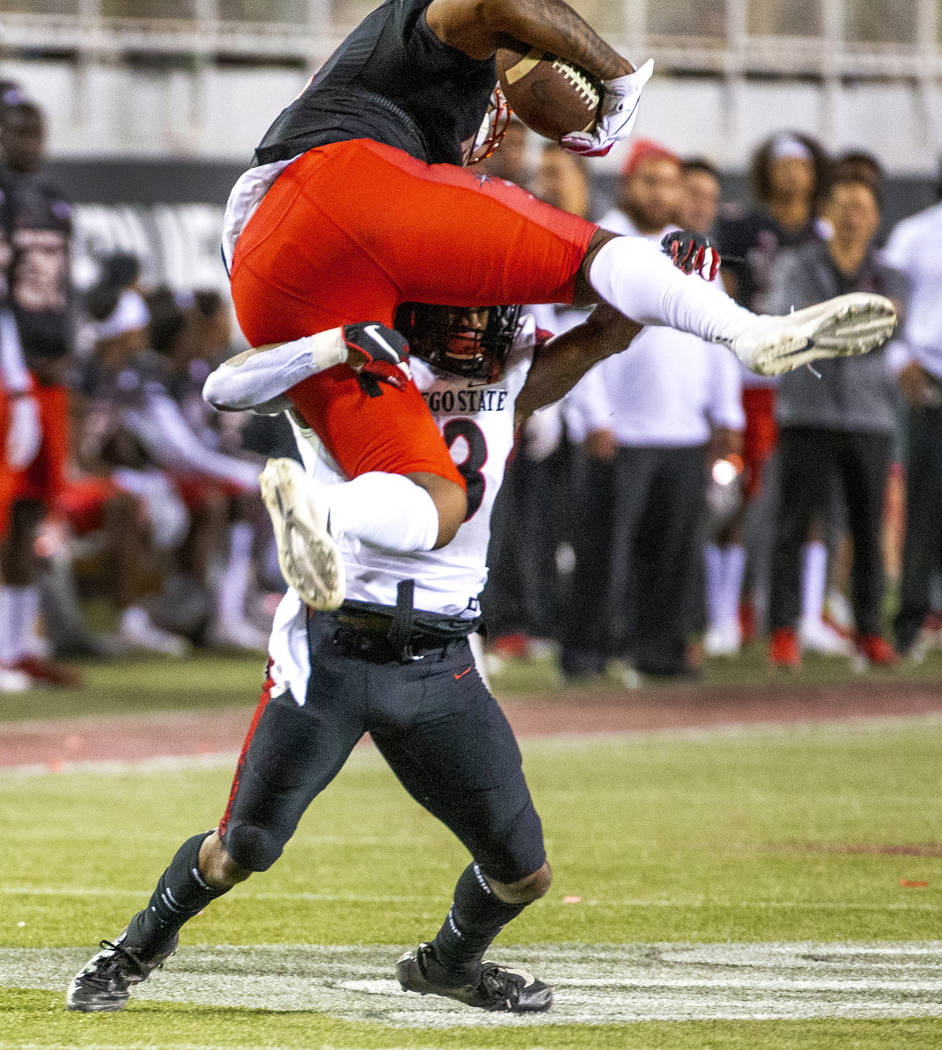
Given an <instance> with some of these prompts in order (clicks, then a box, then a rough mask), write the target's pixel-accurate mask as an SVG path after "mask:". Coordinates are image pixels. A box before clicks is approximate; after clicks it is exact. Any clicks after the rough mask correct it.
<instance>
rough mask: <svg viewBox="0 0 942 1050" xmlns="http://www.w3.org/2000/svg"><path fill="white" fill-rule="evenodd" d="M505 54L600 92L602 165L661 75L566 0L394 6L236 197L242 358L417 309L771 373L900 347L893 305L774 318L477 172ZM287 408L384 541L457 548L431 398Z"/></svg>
mask: <svg viewBox="0 0 942 1050" xmlns="http://www.w3.org/2000/svg"><path fill="white" fill-rule="evenodd" d="M508 40H517V41H521V42H523V43H524V44H527V45H531V46H532V47H536V48H539V49H540V50H542V51H549V52H552V53H554V54H557V55H559V56H561V57H562V58H564V59H567V60H569V61H571V62H574V63H576V64H577V65H579V66H582V67H583V68H585V69H586V70H588V71H589V72H590V73H592V74H594V75H595V76H597V77H598V78H600V79H601V80H602V81H603V82H604V88H605V90H604V97H603V101H602V116H601V118H600V119H599V120H598V121H597V123H596V126H595V128H594V130H593V131H592V133H590V134H584V135H582V134H580V135H574V136H567V138H566V139H565V140H564V142H563V145H564V146H566V147H567V148H568V149H571V150H574V151H576V152H578V153H583V154H586V155H590V156H591V155H600V154H604V153H607V152H608V150H609V149H611V147H612V146H613V144H615V143H617V142H618V141H619V140H620V139H622V138H624V137H625V136H627V135H628V134H629V132H630V130H631V127H632V123H633V121H634V119H635V115H636V112H637V104H638V101H639V97H640V93H641V90H642V88H643V86H644V84H645V83H646V81H647V79H648V78H649V76H650V75H651V63H650V62H648V63H646V64H645V65H643V66H642V67H641V68H640V69H637V70H635V68H634V66H633V65H632V63H630V62H629V61H628V60H627V59H625V58H623V57H622V56H620V55H619V54H618V53H616V52H615V51H614V50H613V49H612V48H611V47H610V46H609V45H608V44H606V43H605V41H604V40H602V39H601V38H600V37H599V36H598V34H596V33H595V32H594V31H593V30H592V28H591V27H590V26H589V25H587V24H586V22H585V21H583V19H582V18H580V17H579V15H577V14H576V12H575V11H573V10H572V8H570V7H569V6H568V5H567V4H566V3H564V2H563V0H387V2H386V3H383V4H382V5H381V6H380V7H378V8H377V9H376V10H375V11H373V12H372V13H371V14H370V15H368V16H367V17H366V18H365V19H364V21H363V22H362V23H361V24H360V25H359V26H358V27H357V28H356V29H355V30H354V31H353V32H352V33H351V34H350V36H349V37H348V38H347V39H346V40H345V41H344V42H343V43H342V44H341V45H340V47H339V48H338V49H337V51H336V52H335V53H334V54H333V55H332V57H331V58H330V59H329V60H328V62H327V63H326V64H325V65H324V66H323V67H322V68H321V69H320V70H319V72H318V73H317V74H315V76H314V77H313V78H312V79H311V81H310V83H309V84H308V85H307V87H306V88H305V89H304V90H303V91H302V92H301V94H300V95H299V96H298V97H297V98H296V99H295V100H294V101H293V102H291V104H290V105H288V106H287V108H286V109H284V110H283V111H282V112H281V114H280V115H279V116H278V117H277V119H276V120H275V121H274V123H273V124H272V126H271V127H270V129H269V130H268V131H267V132H266V134H265V136H264V137H263V139H262V141H261V143H260V145H259V146H258V148H257V150H256V153H255V158H254V159H255V164H254V166H253V167H252V168H250V169H249V171H247V172H246V173H245V175H243V176H242V178H241V179H240V180H239V181H238V183H237V184H236V186H235V188H234V189H233V191H232V194H231V196H230V199H229V204H228V207H227V212H226V228H225V235H224V241H225V243H224V255H225V258H226V260H227V263H228V265H229V267H230V273H231V284H232V295H233V300H234V303H235V307H236V313H237V316H238V320H239V323H240V325H241V327H242V330H243V332H244V334H245V336H246V338H247V340H248V342H249V343H250V344H252V345H253V346H259V345H262V344H267V343H276V342H284V341H286V340H293V339H296V338H299V337H301V336H305V335H309V334H311V333H319V332H324V331H326V330H329V329H332V328H335V327H336V326H338V325H344V324H352V323H355V322H357V321H361V320H362V319H363V318H373V319H375V320H376V321H378V322H380V323H382V324H384V325H392V323H393V317H394V315H395V312H396V309H397V307H399V305H400V304H401V303H402V302H403V301H410V302H425V303H442V302H445V303H450V304H452V305H456V306H464V307H472V306H474V305H475V304H478V303H481V302H489V303H513V302H523V303H538V302H554V303H556V302H562V303H570V302H573V301H575V300H579V301H582V302H586V303H592V302H599V301H606V302H608V303H610V304H611V305H613V306H614V307H615V308H616V309H617V310H618V311H620V313H621V314H623V315H624V316H626V317H630V318H633V319H634V320H636V321H638V322H640V323H647V324H662V325H671V326H673V327H675V328H678V329H680V330H682V331H686V332H692V333H694V334H695V335H698V336H700V337H701V338H703V339H708V340H715V341H720V342H723V343H725V344H727V345H729V346H730V347H731V348H732V349H733V351H734V352H735V353H736V354H737V356H738V357H740V359H742V360H744V361H745V362H746V363H747V364H748V365H749V366H750V367H752V368H754V369H756V370H757V371H760V372H778V371H783V370H787V369H790V368H793V367H796V366H797V365H798V364H801V363H803V362H805V361H808V360H813V359H814V358H815V357H819V356H828V355H835V354H847V353H859V352H863V351H866V350H867V349H869V348H871V347H872V346H874V345H878V344H879V343H881V342H883V341H884V340H885V339H886V338H887V337H888V335H889V333H890V331H891V330H892V328H893V325H894V323H895V315H894V313H893V308H892V305H891V304H890V303H889V301H888V300H886V299H884V298H882V297H880V296H873V295H854V296H851V297H842V298H838V299H836V300H833V301H830V302H828V303H826V304H823V305H819V306H815V307H811V308H809V309H808V310H806V311H800V312H798V313H796V314H793V315H791V316H789V317H785V318H768V317H760V316H757V315H755V314H753V313H751V312H749V311H748V310H745V309H744V308H742V307H740V306H738V305H737V304H736V303H735V302H733V300H731V299H730V298H729V297H728V296H726V295H725V294H724V293H723V292H722V291H721V290H720V289H718V288H715V287H712V286H710V285H706V284H703V283H702V282H700V281H690V280H688V279H686V278H685V277H684V275H683V274H681V273H679V272H678V271H677V270H676V269H675V268H673V267H672V266H671V265H670V262H669V261H668V260H667V259H665V258H664V257H663V256H661V255H660V254H659V253H658V252H657V247H656V246H655V245H651V244H649V243H648V242H646V241H644V240H643V239H640V238H634V237H619V236H615V235H614V234H612V233H609V232H606V231H603V230H600V229H599V228H598V227H596V226H595V225H593V224H592V223H589V222H585V221H584V220H582V219H580V218H577V217H575V216H573V215H569V214H566V213H564V212H562V211H559V210H558V209H555V208H553V207H551V206H549V205H547V204H545V203H542V202H540V201H538V200H536V199H535V198H534V197H533V196H531V195H530V194H528V193H526V192H525V191H524V190H522V189H519V188H517V187H514V186H511V185H509V184H508V183H506V182H504V181H503V180H500V179H490V178H487V177H486V176H485V175H480V174H476V173H475V172H474V171H473V170H472V169H470V168H467V167H465V166H464V164H465V162H466V160H468V159H469V158H470V156H471V154H472V153H473V147H474V143H475V141H476V137H477V133H478V131H479V129H480V128H481V126H482V124H483V123H484V118H485V116H486V113H487V110H488V105H489V100H490V97H491V94H492V90H493V88H494V86H495V83H496V79H497V78H496V73H495V64H494V54H495V51H496V49H497V48H498V47H499V46H500V45H501V44H502V43H506V42H507V41H508ZM344 359H345V358H343V357H341V358H337V359H335V360H337V361H342V360H344ZM331 360H332V359H331V358H330V357H329V356H328V357H327V358H325V363H328V362H330V361H331ZM290 398H291V401H292V403H293V405H294V407H295V409H296V411H297V412H298V414H299V416H300V418H301V419H303V421H304V423H305V425H306V426H307V427H309V428H310V429H311V430H312V431H313V432H314V433H315V434H316V435H317V437H318V438H319V439H320V440H321V441H322V442H323V443H324V445H325V447H326V448H327V450H328V452H329V453H330V454H331V456H332V457H333V458H334V460H335V461H336V462H337V464H338V466H339V467H340V468H341V469H342V470H343V471H344V473H345V474H346V475H347V476H348V477H351V478H358V479H362V482H363V484H362V486H361V488H360V490H359V491H360V493H361V494H363V495H364V499H366V500H367V501H368V502H369V503H370V504H371V505H372V506H373V508H374V509H375V510H376V512H377V513H379V512H380V511H381V512H382V516H383V521H382V530H383V533H384V536H385V538H386V542H387V543H391V542H393V541H394V540H395V541H396V542H398V543H399V547H398V549H399V550H401V551H402V552H409V551H428V550H433V549H436V548H439V547H442V546H444V545H445V544H446V543H448V542H449V541H450V540H451V539H452V538H453V537H454V535H455V533H456V531H457V529H458V527H459V526H460V524H461V523H462V521H464V519H465V517H466V515H467V512H468V505H469V504H468V495H467V491H466V480H465V478H464V477H463V476H462V475H461V473H460V471H458V469H457V468H456V466H455V464H454V463H453V462H452V458H451V456H450V455H449V452H448V448H447V446H446V444H445V441H444V440H443V439H442V436H441V435H440V434H439V432H438V430H437V428H436V427H435V426H434V424H433V422H432V419H431V416H430V415H429V413H428V410H427V409H426V407H425V405H424V403H423V401H422V398H421V396H420V394H419V393H418V391H416V390H415V389H414V388H413V387H410V386H406V387H404V388H403V389H402V390H401V391H400V392H398V393H397V394H396V396H392V397H388V398H384V399H383V411H382V412H373V413H369V414H366V415H364V413H363V412H362V405H363V398H362V390H361V388H360V386H359V384H358V383H357V381H356V379H355V378H354V377H352V376H351V375H349V374H348V373H344V372H343V371H339V370H336V369H334V370H326V371H323V372H321V373H318V374H316V375H313V376H311V377H310V378H308V379H307V380H305V381H304V382H303V383H300V384H298V385H297V386H296V387H295V388H294V389H293V390H292V391H291V394H290Z"/></svg>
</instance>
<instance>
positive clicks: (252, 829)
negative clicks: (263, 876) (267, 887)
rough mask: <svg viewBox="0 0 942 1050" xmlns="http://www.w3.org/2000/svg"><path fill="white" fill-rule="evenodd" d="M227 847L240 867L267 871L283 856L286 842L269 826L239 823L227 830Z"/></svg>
mask: <svg viewBox="0 0 942 1050" xmlns="http://www.w3.org/2000/svg"><path fill="white" fill-rule="evenodd" d="M225 847H226V851H227V853H228V854H229V856H230V857H231V858H232V861H233V862H234V863H235V865H236V866H237V867H238V868H241V869H243V870H244V871H246V872H253V871H267V870H268V869H269V868H270V867H271V866H272V864H274V863H275V861H276V860H277V859H278V858H279V857H280V856H281V852H282V850H283V849H284V843H283V842H282V841H281V839H280V838H279V837H278V836H277V835H275V834H273V833H272V832H271V831H270V830H268V828H259V827H256V826H255V825H253V824H238V825H236V826H235V827H232V828H230V829H229V830H228V831H227V832H226V843H225ZM243 877H245V878H247V877H248V876H243Z"/></svg>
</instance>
